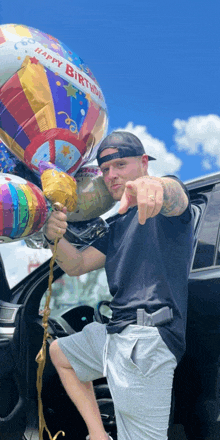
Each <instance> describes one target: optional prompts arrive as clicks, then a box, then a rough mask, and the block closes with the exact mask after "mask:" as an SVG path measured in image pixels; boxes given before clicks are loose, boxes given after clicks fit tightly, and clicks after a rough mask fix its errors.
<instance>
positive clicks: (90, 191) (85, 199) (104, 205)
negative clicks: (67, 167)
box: [67, 165, 115, 222]
mask: <svg viewBox="0 0 220 440" xmlns="http://www.w3.org/2000/svg"><path fill="white" fill-rule="evenodd" d="M75 179H76V183H77V195H78V201H77V206H76V209H75V211H74V212H70V213H69V212H68V213H67V220H68V221H69V222H79V221H84V220H91V219H94V218H96V217H99V216H100V215H102V214H104V213H105V212H106V211H108V210H109V209H111V208H112V207H113V206H114V205H115V201H114V199H113V197H112V196H111V195H110V193H109V191H108V190H107V188H106V186H105V183H104V180H103V177H102V173H101V171H100V169H99V167H97V166H95V165H90V166H84V167H82V168H80V170H79V171H78V173H77V174H76V175H75Z"/></svg>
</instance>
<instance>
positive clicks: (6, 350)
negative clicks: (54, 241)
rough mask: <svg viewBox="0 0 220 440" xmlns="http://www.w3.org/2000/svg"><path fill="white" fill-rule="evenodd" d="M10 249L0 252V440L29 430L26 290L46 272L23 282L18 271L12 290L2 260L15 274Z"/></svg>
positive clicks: (15, 439)
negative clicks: (23, 325) (23, 321)
mask: <svg viewBox="0 0 220 440" xmlns="http://www.w3.org/2000/svg"><path fill="white" fill-rule="evenodd" d="M7 246H9V248H7ZM7 246H6V245H2V248H0V251H1V250H2V252H1V257H0V438H1V440H20V439H23V434H24V432H25V429H26V426H27V417H26V414H27V404H28V393H29V389H28V378H27V374H26V373H27V368H26V367H27V362H26V360H27V346H26V343H25V342H26V341H25V335H24V333H23V331H22V311H23V307H24V305H23V300H24V298H25V296H24V295H25V289H26V288H27V286H28V285H29V286H30V285H31V284H32V283H34V280H36V277H37V279H39V277H40V276H41V275H40V273H42V270H43V269H42V268H40V269H39V271H37V272H35V273H34V272H32V273H30V274H29V275H28V276H26V275H27V274H26V272H25V273H24V275H25V278H24V279H21V278H23V275H22V273H21V271H16V272H17V274H16V275H17V281H18V283H17V284H16V285H14V286H13V282H12V283H11V286H10V283H9V280H8V276H7V275H8V274H7V273H6V272H7V271H6V270H5V265H4V257H3V256H6V255H8V254H9V258H6V260H7V261H10V262H11V264H10V266H11V268H12V270H13V260H14V262H15V260H16V258H15V253H14V251H15V249H14V245H13V244H12V245H10V244H9V245H7ZM10 246H11V247H10ZM6 249H8V252H6ZM2 255H3V256H2ZM21 256H22V254H21ZM13 257H14V258H13ZM18 258H19V256H18ZM47 258H48V257H47ZM15 263H16V262H15ZM47 266H48V263H46V267H44V272H45V276H46V283H47V282H48V267H47ZM15 267H16V266H15ZM36 268H37V266H36ZM7 269H9V268H7ZM12 278H13V277H12ZM20 279H21V280H20ZM10 281H13V280H12V279H11V280H10ZM14 281H15V280H14ZM19 281H20V282H19ZM22 297H23V300H22Z"/></svg>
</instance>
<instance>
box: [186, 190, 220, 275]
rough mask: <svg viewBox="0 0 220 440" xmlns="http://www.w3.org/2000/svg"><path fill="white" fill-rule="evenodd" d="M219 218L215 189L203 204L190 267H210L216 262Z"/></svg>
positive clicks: (217, 195)
mask: <svg viewBox="0 0 220 440" xmlns="http://www.w3.org/2000/svg"><path fill="white" fill-rule="evenodd" d="M203 205H204V202H203ZM200 206H202V205H200ZM219 220H220V192H219V191H216V192H212V194H211V196H210V200H209V203H208V205H206V206H205V212H204V216H203V221H202V224H201V227H200V229H199V232H198V241H197V247H196V252H195V257H194V262H193V268H192V269H201V268H204V267H210V266H213V265H214V264H215V263H216V258H217V256H216V245H217V239H218V236H219Z"/></svg>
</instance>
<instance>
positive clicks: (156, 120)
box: [0, 0, 220, 180]
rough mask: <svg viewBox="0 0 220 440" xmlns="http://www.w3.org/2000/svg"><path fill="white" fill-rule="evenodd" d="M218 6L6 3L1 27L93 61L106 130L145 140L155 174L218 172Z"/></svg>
mask: <svg viewBox="0 0 220 440" xmlns="http://www.w3.org/2000/svg"><path fill="white" fill-rule="evenodd" d="M219 15H220V5H219V4H218V2H217V1H216V0H209V1H206V0H203V1H201V0H200V1H198V0H193V1H192V0H191V1H190V0H185V1H184V2H177V1H176V0H167V1H164V0H135V1H132V2H131V1H124V0H110V1H109V0H104V1H103V0H102V1H101V0H94V1H93V2H91V1H89V0H84V1H83V2H79V1H76V0H71V1H70V0H65V2H61V1H59V2H58V1H57V0H32V1H29V2H28V1H27V0H19V1H15V0H7V1H4V2H3V1H2V0H1V3H0V23H1V24H6V23H17V24H24V25H27V26H31V27H34V28H37V29H40V30H41V31H44V32H47V33H49V34H51V35H53V36H54V37H56V38H58V39H59V40H60V41H62V42H63V43H65V44H66V45H67V46H69V47H70V48H71V49H72V50H73V51H74V52H75V53H77V54H78V55H79V56H80V57H82V58H83V60H84V61H85V62H86V63H87V64H88V66H89V67H90V69H91V70H92V72H93V73H94V75H95V77H96V79H97V80H98V82H99V84H100V86H101V89H102V92H103V94H104V96H105V100H106V103H107V107H108V114H109V132H110V131H112V130H113V129H118V128H123V129H129V130H130V131H133V132H134V133H135V134H137V135H138V136H140V138H141V140H142V141H143V143H144V146H145V149H146V151H147V152H149V154H153V155H154V156H155V157H157V158H158V160H157V161H156V162H154V163H153V164H151V168H150V170H149V172H150V174H156V175H164V174H169V173H170V174H176V175H178V176H180V178H181V179H182V180H187V179H191V178H195V177H197V176H201V175H203V174H207V173H210V172H215V171H218V170H220V148H219V146H220V115H219V106H220V87H219V80H220V69H219V66H220V63H219V52H220V29H219Z"/></svg>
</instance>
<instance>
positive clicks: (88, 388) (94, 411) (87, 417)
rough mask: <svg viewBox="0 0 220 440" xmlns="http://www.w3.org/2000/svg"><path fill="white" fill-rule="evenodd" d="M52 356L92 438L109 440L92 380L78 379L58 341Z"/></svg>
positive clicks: (52, 350)
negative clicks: (82, 380)
mask: <svg viewBox="0 0 220 440" xmlns="http://www.w3.org/2000/svg"><path fill="white" fill-rule="evenodd" d="M50 357H51V360H52V362H53V364H54V366H55V368H56V370H57V372H58V374H59V377H60V379H61V382H62V384H63V386H64V388H65V390H66V392H67V394H68V396H69V397H70V399H71V400H72V402H73V403H74V404H75V405H76V407H77V409H78V411H79V412H80V414H81V416H82V417H83V419H84V421H85V423H86V425H87V428H88V431H89V435H90V440H107V439H108V435H107V434H106V432H105V429H104V426H103V423H102V419H101V415H100V411H99V407H98V404H97V401H96V398H95V393H94V389H93V384H92V382H81V381H80V380H79V379H78V377H77V376H76V373H75V371H74V370H73V368H72V367H71V365H70V363H69V361H68V360H67V358H66V356H65V355H64V354H63V352H62V350H61V349H60V348H59V346H58V344H57V341H54V342H52V344H51V345H50Z"/></svg>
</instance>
